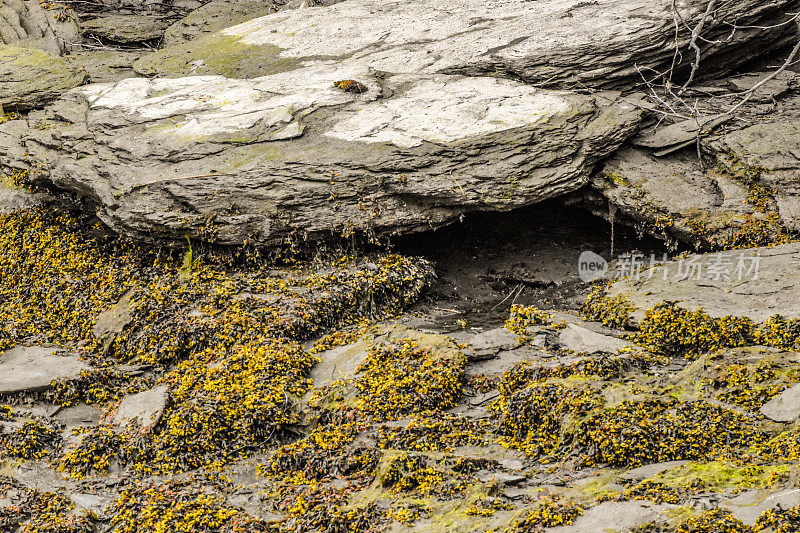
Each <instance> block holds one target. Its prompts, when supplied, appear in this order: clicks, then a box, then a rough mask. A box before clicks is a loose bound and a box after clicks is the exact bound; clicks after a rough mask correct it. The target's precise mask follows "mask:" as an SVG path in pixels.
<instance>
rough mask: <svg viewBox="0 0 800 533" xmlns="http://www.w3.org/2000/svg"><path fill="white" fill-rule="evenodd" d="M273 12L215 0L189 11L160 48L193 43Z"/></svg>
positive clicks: (253, 2)
mask: <svg viewBox="0 0 800 533" xmlns="http://www.w3.org/2000/svg"><path fill="white" fill-rule="evenodd" d="M273 11H274V8H273V7H272V6H271V5H269V4H265V3H264V2H262V1H259V0H245V1H231V0H215V1H214V2H209V3H207V4H206V5H204V6H203V7H200V8H198V9H196V10H194V11H192V12H191V13H189V14H188V15H186V16H185V17H184V18H182V19H181V20H179V21H178V22H176V23H174V24H172V25H171V26H170V27H169V28H167V31H166V32H165V33H164V39H163V42H162V46H163V47H165V48H166V47H170V46H177V45H180V44H183V43H186V42H189V41H193V40H195V39H197V38H198V37H201V36H204V35H207V34H209V33H213V32H215V31H219V30H222V29H224V28H227V27H230V26H233V25H234V24H240V23H242V22H246V21H248V20H250V19H253V18H256V17H261V16H264V15H268V14H269V13H271V12H273Z"/></svg>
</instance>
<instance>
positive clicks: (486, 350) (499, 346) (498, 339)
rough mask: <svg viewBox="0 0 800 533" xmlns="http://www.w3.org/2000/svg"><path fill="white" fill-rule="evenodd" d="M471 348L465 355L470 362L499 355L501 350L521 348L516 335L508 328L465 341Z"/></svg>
mask: <svg viewBox="0 0 800 533" xmlns="http://www.w3.org/2000/svg"><path fill="white" fill-rule="evenodd" d="M465 340H466V341H467V342H468V343H469V344H470V347H469V348H467V349H466V350H465V351H464V353H465V354H466V355H467V357H468V358H469V360H470V361H480V360H484V359H488V358H491V357H494V356H495V355H497V352H499V351H500V350H513V349H514V348H516V347H517V346H519V342H518V341H517V336H516V334H514V333H512V332H510V331H509V330H507V329H506V328H495V329H492V330H489V331H484V332H481V333H478V334H477V335H474V336H470V337H467V338H466V339H465Z"/></svg>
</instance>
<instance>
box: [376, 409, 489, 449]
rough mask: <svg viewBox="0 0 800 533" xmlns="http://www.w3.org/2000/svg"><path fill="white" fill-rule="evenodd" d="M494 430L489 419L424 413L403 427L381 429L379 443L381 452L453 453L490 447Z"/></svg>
mask: <svg viewBox="0 0 800 533" xmlns="http://www.w3.org/2000/svg"><path fill="white" fill-rule="evenodd" d="M494 428H495V423H494V422H493V421H492V420H488V419H477V420H471V419H467V418H464V417H460V416H456V415H450V414H445V413H424V414H418V415H415V416H413V417H411V419H410V420H409V422H408V424H406V425H405V426H403V427H390V426H385V425H381V426H378V428H377V443H378V447H379V448H381V449H388V448H394V449H398V450H408V451H416V452H431V451H438V452H452V451H454V448H455V447H456V446H479V445H484V444H488V443H490V442H491V441H492V438H491V434H492V432H493V431H494Z"/></svg>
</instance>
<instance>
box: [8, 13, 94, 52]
mask: <svg viewBox="0 0 800 533" xmlns="http://www.w3.org/2000/svg"><path fill="white" fill-rule="evenodd" d="M77 22H78V19H77V17H76V16H75V13H74V12H73V11H72V10H71V9H68V8H65V7H64V6H63V5H57V4H55V3H46V2H38V1H37V0H0V44H10V45H14V46H18V47H21V48H38V49H40V50H44V51H46V52H49V53H50V54H52V55H59V54H61V53H62V52H65V51H68V50H72V49H73V48H75V47H76V46H77V45H78V43H80V32H79V31H78V24H77Z"/></svg>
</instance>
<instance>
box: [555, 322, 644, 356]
mask: <svg viewBox="0 0 800 533" xmlns="http://www.w3.org/2000/svg"><path fill="white" fill-rule="evenodd" d="M557 342H558V345H559V346H560V347H561V348H564V349H567V350H571V351H573V352H577V353H588V354H594V353H599V352H605V353H617V352H618V351H620V350H623V349H625V348H630V347H632V346H633V343H631V342H628V341H625V340H622V339H618V338H616V337H612V336H610V335H603V334H602V333H596V332H594V331H592V330H589V329H586V328H584V327H581V326H576V325H575V324H569V325H567V327H566V328H564V329H562V330H559V333H558V341H557Z"/></svg>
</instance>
